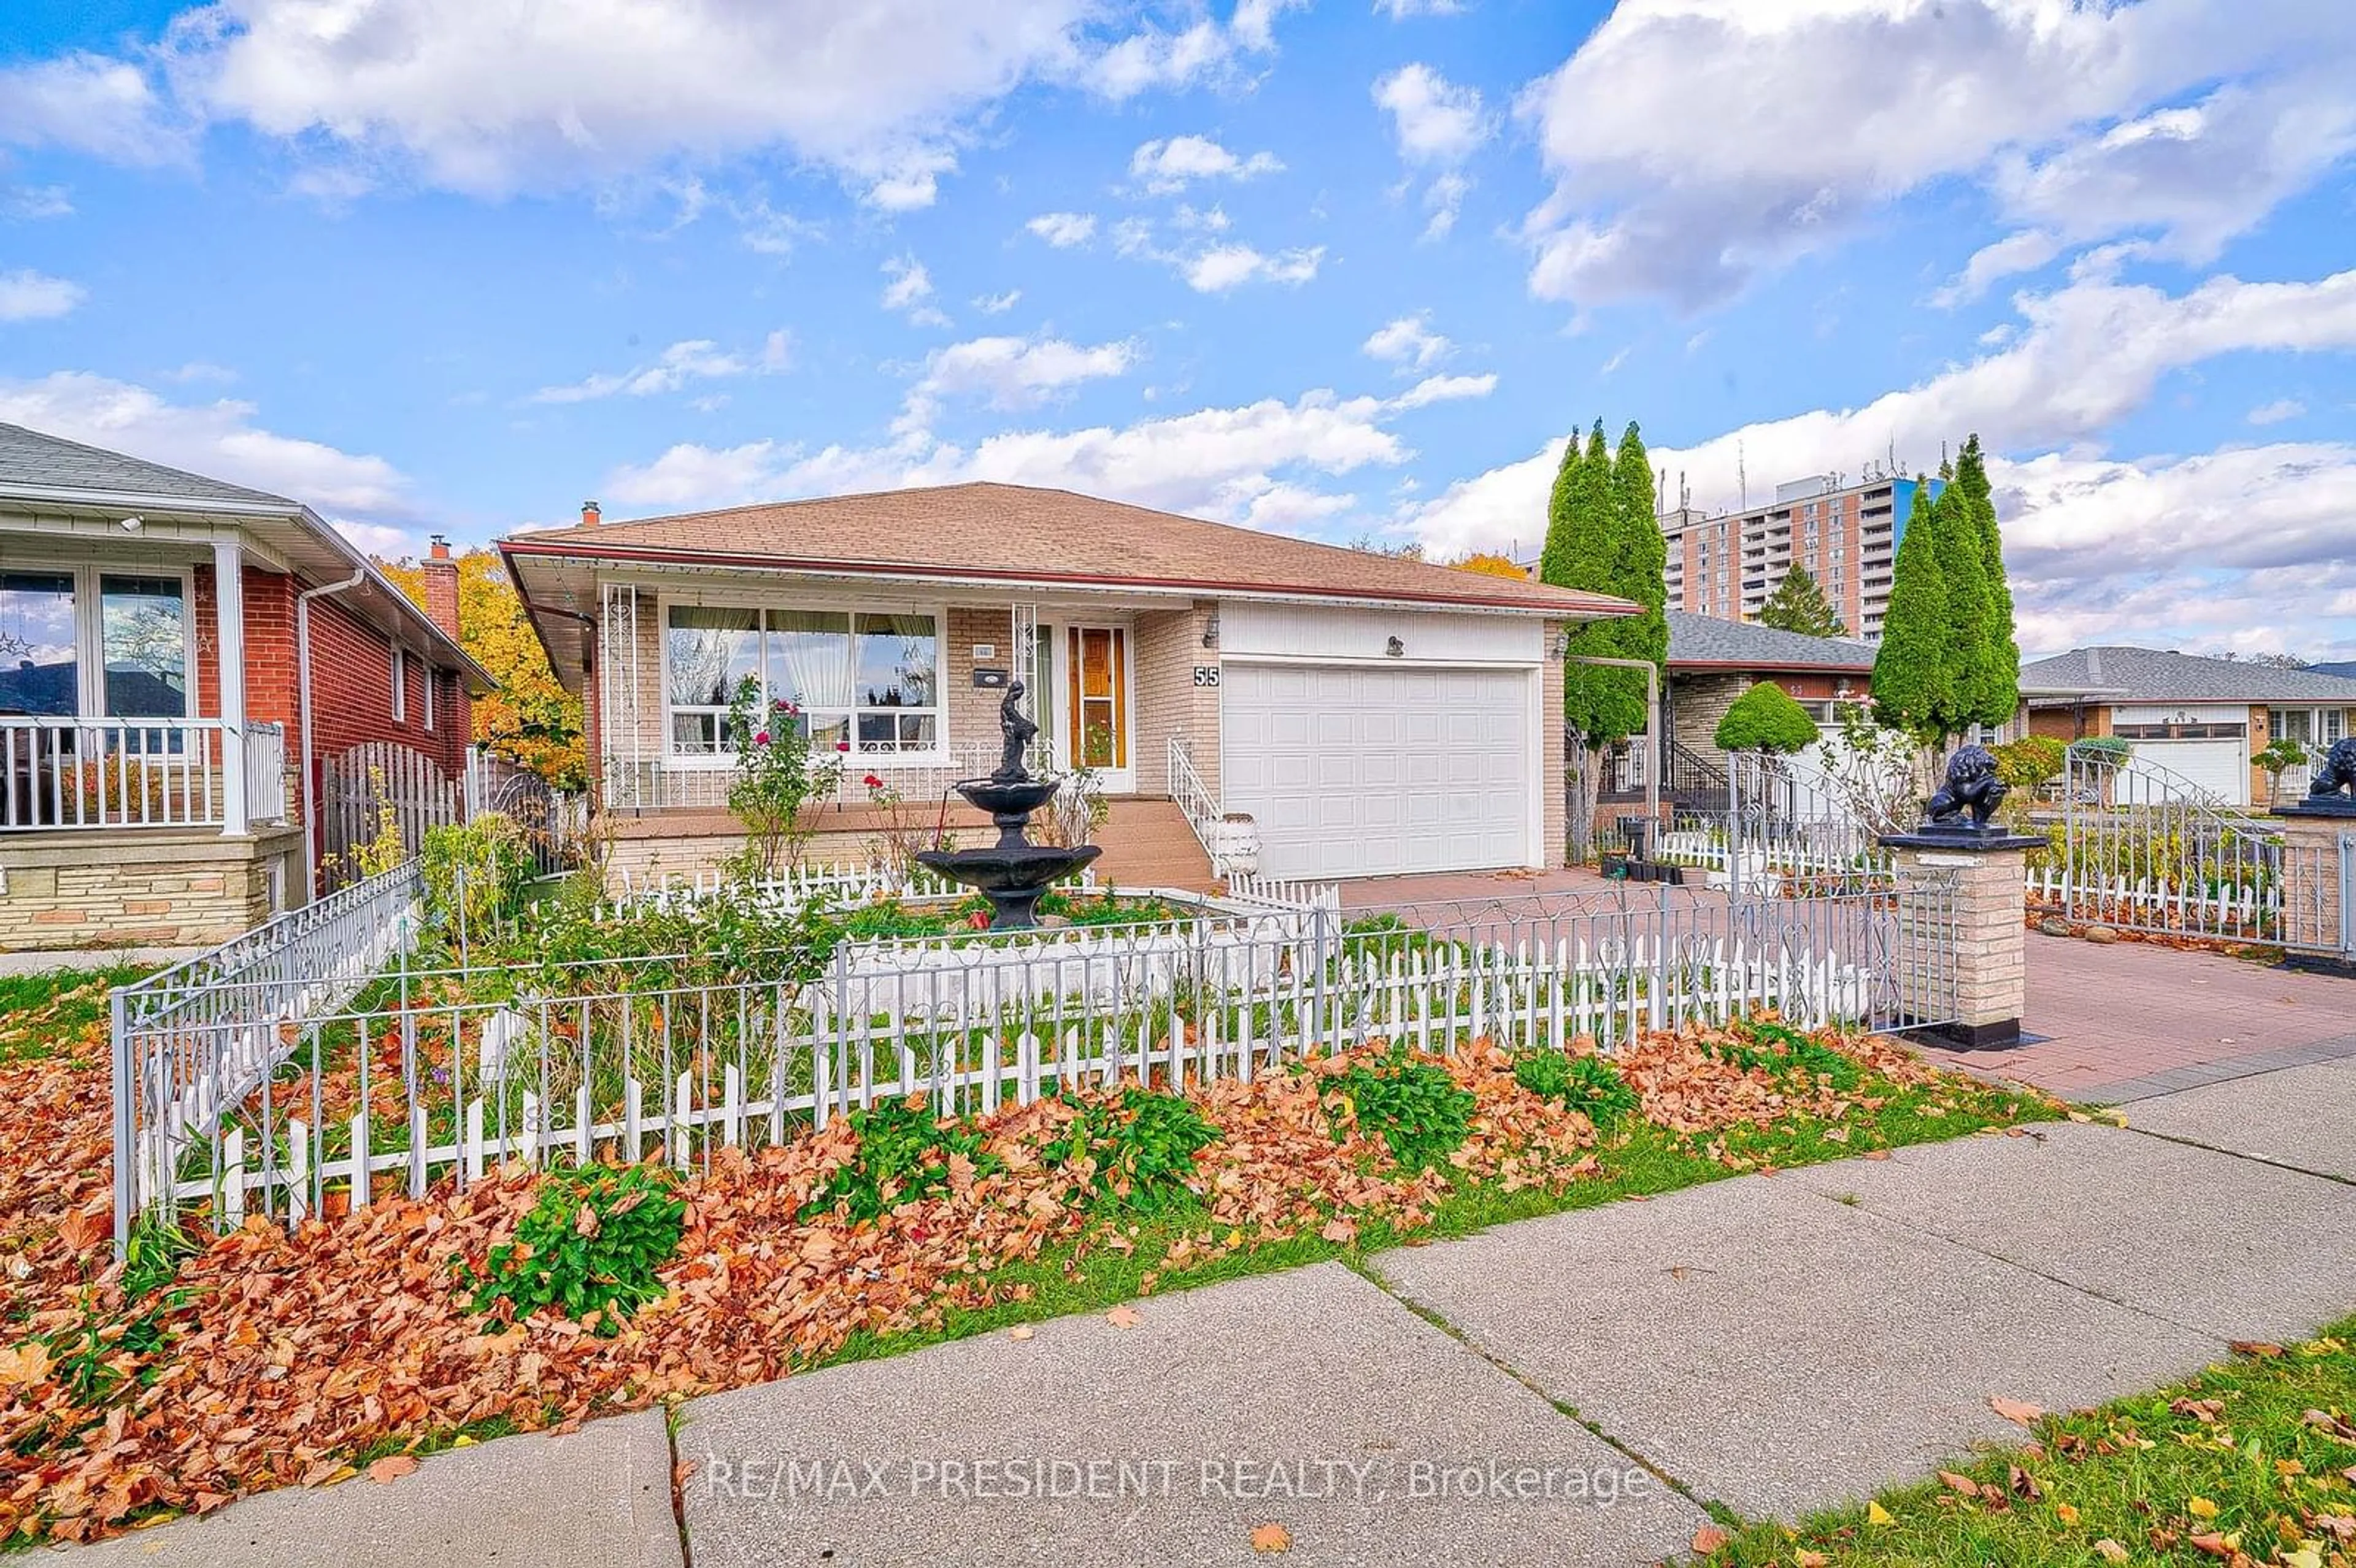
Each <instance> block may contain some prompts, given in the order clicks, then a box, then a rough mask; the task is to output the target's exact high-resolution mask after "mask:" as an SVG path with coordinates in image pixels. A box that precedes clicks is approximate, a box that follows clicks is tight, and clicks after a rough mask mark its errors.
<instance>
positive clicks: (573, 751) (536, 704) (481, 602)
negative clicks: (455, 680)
mask: <svg viewBox="0 0 2356 1568" xmlns="http://www.w3.org/2000/svg"><path fill="white" fill-rule="evenodd" d="M377 564H378V565H379V566H380V568H382V569H383V571H384V574H385V576H387V577H388V578H390V579H391V580H392V581H393V582H395V583H397V584H398V585H399V586H400V588H401V591H402V592H404V593H406V594H408V595H409V596H410V598H412V600H415V601H416V602H417V603H418V604H419V605H421V606H423V604H424V603H425V572H424V571H423V568H421V567H419V566H416V565H415V564H413V563H412V562H409V561H379V562H378V563H377ZM458 641H459V642H460V643H461V644H462V645H464V646H465V647H466V652H467V653H468V654H469V655H471V656H473V658H474V660H475V662H476V663H477V664H479V665H481V666H482V667H484V668H485V669H487V670H488V671H490V673H491V676H492V677H493V678H494V679H496V680H497V681H498V683H499V689H498V690H497V691H495V692H492V693H491V694H490V695H489V696H487V697H480V698H477V699H475V705H474V712H475V721H474V731H475V737H474V738H475V741H476V743H477V745H479V746H481V747H482V748H483V749H484V750H485V751H487V752H490V753H491V755H493V756H495V757H505V758H506V759H507V760H508V761H509V762H511V763H516V764H518V765H519V766H521V767H526V768H530V770H531V771H532V772H533V773H538V774H539V775H540V776H541V777H542V778H544V779H546V780H547V781H548V782H549V783H550V784H554V785H555V786H556V787H557V788H559V789H564V790H578V789H585V788H587V787H588V783H589V763H588V757H587V753H586V752H585V751H584V748H583V745H582V738H581V737H582V729H581V699H579V698H578V697H575V696H573V694H572V693H570V692H568V691H566V690H565V689H564V688H563V687H562V686H561V685H559V684H558V683H557V679H556V676H555V673H554V672H553V671H552V670H551V669H550V668H549V667H548V655H547V653H546V651H545V650H543V649H542V648H541V645H540V638H539V636H538V635H536V634H535V633H534V632H533V631H532V629H531V622H530V619H529V618H528V617H527V616H526V615H525V614H524V613H523V600H522V599H521V598H520V597H519V595H518V594H517V592H516V591H515V585H514V584H512V583H511V582H509V581H508V574H507V572H506V571H505V570H504V569H502V568H501V566H500V565H499V557H498V551H496V550H488V549H476V550H468V551H466V553H465V554H463V555H461V556H459V557H458Z"/></svg>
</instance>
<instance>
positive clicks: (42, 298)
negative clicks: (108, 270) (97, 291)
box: [0, 268, 90, 321]
mask: <svg viewBox="0 0 2356 1568" xmlns="http://www.w3.org/2000/svg"><path fill="white" fill-rule="evenodd" d="M89 297H90V291H88V290H87V289H85V288H83V287H82V286H81V285H80V283H74V282H73V281H71V280H70V279H67V278H53V277H50V276H49V275H48V273H47V272H33V271H31V270H30V269H28V268H19V269H18V270H16V272H0V321H47V320H49V319H51V318H53V317H56V316H60V315H70V314H71V313H72V312H73V310H74V309H75V307H77V306H78V305H80V304H81V302H82V301H83V300H85V299H87V298H89Z"/></svg>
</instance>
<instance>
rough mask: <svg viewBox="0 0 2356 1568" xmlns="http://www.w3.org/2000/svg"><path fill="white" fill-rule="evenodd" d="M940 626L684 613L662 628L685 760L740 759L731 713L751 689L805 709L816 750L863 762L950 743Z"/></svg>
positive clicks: (829, 613)
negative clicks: (945, 730) (945, 735)
mask: <svg viewBox="0 0 2356 1568" xmlns="http://www.w3.org/2000/svg"><path fill="white" fill-rule="evenodd" d="M939 670H940V637H939V627H938V624H937V622H936V621H935V619H934V617H933V616H931V615H927V614H906V613H878V612H873V611H864V610H858V611H845V610H756V609H744V608H738V607H734V606H728V605H706V604H674V605H672V606H670V608H669V613H668V614H667V615H666V617H665V619H664V624H663V680H664V693H663V696H664V703H665V706H666V709H667V710H668V714H669V726H670V751H671V753H672V754H673V755H674V756H682V757H719V756H724V755H726V754H727V753H728V752H730V751H731V749H732V748H733V744H734V742H733V741H732V739H731V737H730V736H729V733H728V705H729V701H730V699H732V698H734V695H735V693H736V688H737V687H738V686H739V685H741V684H742V683H743V682H744V681H745V680H747V679H750V680H752V681H753V682H754V683H755V686H756V687H758V688H759V689H760V691H761V694H762V698H763V699H764V700H765V701H770V702H777V701H784V702H791V703H793V704H794V705H795V706H796V707H798V709H801V713H802V717H801V722H802V723H803V724H805V725H807V726H808V728H809V736H810V745H811V748H812V749H813V750H814V751H819V752H824V751H829V750H831V751H836V752H850V753H851V754H852V755H854V756H893V755H900V754H904V753H907V752H933V751H936V750H937V749H938V748H939V746H940V743H941V731H942V722H943V720H942V715H941V706H940V703H941V688H940V679H939Z"/></svg>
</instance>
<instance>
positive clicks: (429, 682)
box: [422, 664, 441, 735]
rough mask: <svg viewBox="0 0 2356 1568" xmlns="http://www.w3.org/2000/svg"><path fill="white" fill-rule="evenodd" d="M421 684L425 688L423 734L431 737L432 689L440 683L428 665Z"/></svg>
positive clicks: (432, 726) (432, 715)
mask: <svg viewBox="0 0 2356 1568" xmlns="http://www.w3.org/2000/svg"><path fill="white" fill-rule="evenodd" d="M422 684H423V686H424V688H425V722H424V725H423V729H424V731H425V732H426V733H427V734H429V735H431V734H432V733H434V688H435V687H436V686H438V685H440V684H441V682H440V680H439V679H438V678H437V677H436V676H435V673H434V667H433V666H432V665H430V664H429V665H427V666H426V667H425V679H424V680H423V683H422Z"/></svg>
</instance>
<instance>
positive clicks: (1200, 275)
mask: <svg viewBox="0 0 2356 1568" xmlns="http://www.w3.org/2000/svg"><path fill="white" fill-rule="evenodd" d="M1324 259H1325V247H1324V246H1323V245H1312V246H1310V247H1308V248H1307V249H1305V250H1293V251H1278V252H1277V253H1276V254H1274V255H1266V254H1263V253H1262V252H1261V251H1258V250H1256V249H1254V248H1253V247H1251V246H1249V245H1215V246H1213V247H1212V248H1211V249H1210V250H1208V251H1204V252H1203V253H1202V254H1201V255H1199V256H1196V257H1195V258H1194V260H1192V261H1189V262H1187V263H1186V267H1185V277H1186V285H1187V286H1188V287H1189V288H1191V289H1193V290H1194V291H1195V292H1196V293H1205V294H1216V293H1226V291H1227V290H1229V289H1234V288H1241V287H1242V286H1243V285H1244V284H1246V283H1307V282H1309V280H1310V279H1312V278H1313V277H1315V276H1316V275H1317V269H1318V267H1319V266H1320V265H1321V264H1322V263H1323V261H1324Z"/></svg>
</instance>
